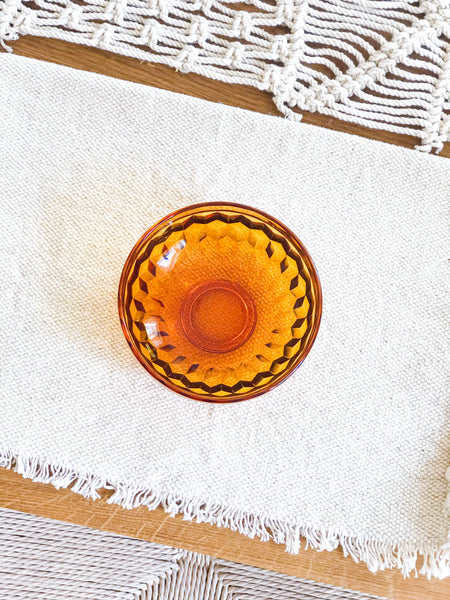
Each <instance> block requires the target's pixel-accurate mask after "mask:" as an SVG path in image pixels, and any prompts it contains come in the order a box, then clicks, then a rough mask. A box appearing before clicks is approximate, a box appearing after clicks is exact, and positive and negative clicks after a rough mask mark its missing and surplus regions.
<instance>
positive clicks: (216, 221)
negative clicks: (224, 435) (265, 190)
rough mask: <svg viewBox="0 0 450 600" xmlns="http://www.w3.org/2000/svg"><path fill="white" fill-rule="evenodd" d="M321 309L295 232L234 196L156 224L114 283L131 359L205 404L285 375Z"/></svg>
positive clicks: (241, 395)
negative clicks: (233, 200)
mask: <svg viewBox="0 0 450 600" xmlns="http://www.w3.org/2000/svg"><path fill="white" fill-rule="evenodd" d="M321 312H322V294H321V288H320V282H319V279H318V276H317V273H316V270H315V268H314V264H313V262H312V260H311V258H310V256H309V254H308V252H307V251H306V249H305V248H304V246H303V245H302V243H301V242H300V241H299V239H298V238H297V237H296V236H295V235H294V234H293V233H292V232H291V231H290V230H289V229H287V227H285V226H284V225H283V224H282V223H280V222H279V221H277V220H276V219H274V218H272V217H270V216H269V215H267V214H265V213H263V212H261V211H259V210H256V209H254V208H250V207H248V206H242V205H238V204H224V203H207V204H197V205H193V206H188V207H186V208H183V209H181V210H178V211H176V212H174V213H172V214H171V215H168V216H167V217H165V218H164V219H162V220H161V221H159V222H158V223H156V225H154V226H153V227H152V228H151V229H149V230H148V231H147V232H146V233H145V234H144V235H143V236H142V237H141V239H140V240H139V241H138V242H137V244H136V245H135V247H134V248H133V250H132V251H131V254H130V255H129V257H128V259H127V261H126V263H125V266H124V268H123V272H122V276H121V279H120V285H119V315H120V321H121V324H122V329H123V332H124V334H125V337H126V339H127V341H128V344H129V345H130V348H131V350H132V351H133V353H134V354H135V356H136V358H137V359H138V360H139V361H140V362H141V364H142V365H143V366H144V367H145V368H146V369H147V371H149V373H151V374H152V375H153V376H154V377H155V378H156V379H158V380H159V381H160V382H162V383H164V384H165V385H166V386H168V387H169V388H170V389H172V390H174V391H176V392H178V393H180V394H183V395H185V396H189V397H190V398H195V399H196V400H206V401H210V402H235V401H238V400H246V399H249V398H253V397H255V396H258V395H259V394H263V393H264V392H267V391H269V390H271V389H272V388H273V387H274V386H276V385H277V384H279V383H280V382H281V381H283V380H284V379H286V377H288V376H289V375H290V374H291V373H292V372H293V371H294V370H295V369H296V368H297V367H298V366H299V365H300V364H301V362H302V361H303V360H304V358H305V357H306V355H307V354H308V352H309V350H310V349H311V347H312V345H313V343H314V340H315V337H316V335H317V332H318V329H319V324H320V317H321Z"/></svg>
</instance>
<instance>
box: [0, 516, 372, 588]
mask: <svg viewBox="0 0 450 600" xmlns="http://www.w3.org/2000/svg"><path fill="white" fill-rule="evenodd" d="M0 597H1V598H2V600H46V599H47V600H59V599H61V600H81V599H83V600H244V599H245V600H382V599H381V598H380V597H379V596H371V595H368V594H362V593H360V592H355V591H352V590H346V589H343V588H340V587H334V586H331V585H327V584H324V583H317V582H315V581H310V580H307V579H300V578H297V577H290V576H288V575H282V574H280V573H274V572H273V571H266V570H264V569H257V568H256V567H250V566H247V565H242V564H238V563H233V562H229V561H226V560H220V559H217V558H213V557H211V556H205V555H202V554H197V553H195V552H188V551H186V550H178V549H176V548H169V547H168V546H162V545H160V544H152V543H150V542H144V541H141V540H136V539H132V538H127V537H123V536H118V535H114V534H111V533H105V532H102V531H95V530H94V529H88V528H87V527H80V526H78V525H69V524H68V523H61V522H59V521H54V520H52V519H43V518H40V517H35V516H34V515H28V514H25V513H20V512H16V511H12V510H7V509H4V508H0Z"/></svg>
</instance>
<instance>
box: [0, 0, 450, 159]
mask: <svg viewBox="0 0 450 600" xmlns="http://www.w3.org/2000/svg"><path fill="white" fill-rule="evenodd" d="M22 35H36V36H43V37H50V38H59V39H62V40H66V41H69V42H74V43H78V44H86V45H88V46H96V47H98V48H102V49H104V50H109V51H112V52H117V53H120V54H124V55H127V56H132V57H135V58H138V59H140V60H145V61H151V62H156V63H163V64H167V65H170V66H172V67H175V68H176V69H179V70H181V71H184V72H188V71H192V72H195V73H199V74H201V75H205V76H207V77H211V78H213V79H219V80H221V81H225V82H229V83H240V84H246V85H250V86H254V87H255V88H258V89H260V90H264V91H268V92H270V93H271V94H272V95H273V99H274V102H275V104H276V106H277V108H278V110H279V111H280V112H281V113H282V114H283V115H285V116H288V117H290V118H293V119H300V118H301V114H300V112H301V111H310V112H320V113H323V114H325V115H330V116H333V117H337V118H338V119H342V120H345V121H351V122H353V123H358V124H360V125H363V126H365V127H371V128H374V129H382V130H387V131H391V132H395V133H401V134H408V135H411V136H414V137H415V138H416V139H418V140H419V144H418V146H417V147H418V148H419V149H420V150H423V151H426V152H430V151H437V152H439V151H440V150H441V149H442V145H443V143H444V142H446V141H447V140H448V139H449V129H450V116H449V109H450V101H449V82H450V54H449V49H450V41H449V40H450V9H449V6H448V2H447V1H446V0H429V1H414V2H413V1H411V0H409V1H405V0H399V1H396V0H387V1H382V0H377V1H376V2H374V1H373V0H361V1H354V2H352V1H348V0H266V1H263V0H247V2H236V0H228V1H227V2H222V1H220V0H76V1H70V0H33V2H31V1H28V0H0V41H3V45H5V47H7V44H8V41H10V40H14V39H17V38H18V37H19V36H22Z"/></svg>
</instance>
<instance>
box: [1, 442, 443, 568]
mask: <svg viewBox="0 0 450 600" xmlns="http://www.w3.org/2000/svg"><path fill="white" fill-rule="evenodd" d="M0 467H5V468H7V469H12V470H13V471H15V472H16V473H19V474H20V475H23V477H25V478H27V479H32V480H33V481H36V482H40V483H51V484H52V485H53V486H55V487H56V488H57V489H59V488H68V487H70V489H71V490H72V491H74V492H76V493H77V494H81V495H82V496H84V497H85V498H90V499H92V500H96V499H98V498H100V494H99V493H98V490H100V489H102V488H106V489H109V490H113V492H114V493H113V494H112V496H111V497H110V498H108V500H107V502H108V503H109V504H118V505H120V506H122V507H123V508H128V509H131V508H136V507H138V506H146V507H147V508H148V509H149V510H154V509H156V508H157V507H158V506H162V508H163V509H164V510H165V511H166V512H167V513H169V514H170V515H171V516H172V517H174V516H175V515H177V514H182V515H183V518H184V519H185V520H189V521H197V522H198V523H209V524H211V525H216V526H217V527H227V528H228V529H231V530H232V531H237V532H239V533H241V534H243V535H245V536H247V537H250V538H255V537H258V538H260V539H261V541H263V542H266V541H268V540H270V539H272V540H274V541H275V542H276V543H277V544H284V545H285V546H286V551H287V552H290V553H291V554H298V552H299V551H300V548H301V541H302V538H303V539H304V540H305V548H308V547H310V548H313V549H315V550H317V551H319V552H322V551H323V550H328V551H332V550H335V549H336V548H338V547H339V546H341V547H342V550H343V554H344V556H351V557H352V558H353V560H354V561H355V562H364V563H365V564H366V565H367V567H368V569H369V570H370V571H372V572H373V573H375V572H376V571H380V570H384V569H393V568H397V569H399V570H400V571H401V572H402V574H403V576H404V577H407V576H408V575H409V574H410V573H411V572H414V574H415V575H416V576H417V575H418V574H421V575H426V576H427V577H428V578H429V579H430V578H431V577H437V578H439V579H443V578H444V577H448V576H450V535H449V538H448V540H447V542H446V543H445V544H443V545H442V546H441V547H436V546H434V545H433V544H431V543H430V542H425V543H420V544H413V543H411V542H401V543H396V544H395V543H392V542H388V541H379V540H374V539H369V538H365V539H364V538H357V537H354V536H349V535H347V534H345V533H335V532H330V531H327V530H326V529H325V528H319V529H318V528H314V527H308V526H301V525H293V524H290V523H286V522H285V521H282V520H277V519H271V518H267V517H260V516H257V515H253V514H250V513H247V512H244V511H241V510H236V509H233V508H227V507H224V506H222V505H220V504H217V503H213V502H207V501H202V500H199V499H193V498H191V499H186V498H182V497H180V496H178V495H177V494H173V493H170V492H167V491H164V490H158V489H144V488H142V487H139V486H135V485H133V484H126V483H123V482H114V481H112V480H110V479H106V478H105V477H99V476H95V475H92V474H91V473H86V472H82V471H77V470H75V469H71V468H68V467H63V466H55V465H53V464H51V463H49V462H48V461H45V460H41V459H39V458H30V457H25V456H22V455H15V454H14V453H12V452H10V451H3V452H2V451H1V450H0ZM446 475H447V478H448V480H449V482H450V468H449V469H448V470H447V474H446ZM446 506H447V510H448V511H449V512H450V492H449V497H448V498H447V503H446ZM419 557H423V564H422V567H421V568H420V569H419V570H417V562H418V559H419Z"/></svg>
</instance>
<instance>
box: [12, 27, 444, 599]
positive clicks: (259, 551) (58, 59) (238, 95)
mask: <svg viewBox="0 0 450 600" xmlns="http://www.w3.org/2000/svg"><path fill="white" fill-rule="evenodd" d="M10 45H11V46H12V48H13V49H14V52H15V53H16V54H20V55H23V56H29V57H32V58H37V59H42V60H46V61H49V62H55V63H58V64H63V65H67V66H70V67H74V68H77V69H83V70H86V71H93V72H96V73H103V74H105V75H110V76H112V77H117V78H119V79H127V80H130V81H135V82H138V83H143V84H147V85H152V86H155V87H159V88H164V89H167V90H171V91H175V92H182V93H185V94H189V95H192V96H197V97H199V98H204V99H206V100H211V101H213V102H221V103H223V104H230V105H233V106H239V107H242V108H247V109H250V110H254V111H259V112H262V113H267V114H277V110H276V108H275V106H274V104H273V103H272V100H271V98H270V96H269V95H268V94H266V93H263V92H260V91H258V90H255V89H253V88H251V87H246V86H239V85H234V86H232V85H228V84H224V83H220V82H216V81H212V80H209V79H205V78H203V77H201V76H198V75H194V74H182V73H177V72H176V71H174V70H173V69H171V68H169V67H166V66H162V65H155V64H150V63H142V62H140V61H137V60H135V59H132V58H127V57H123V56H119V55H114V54H110V53H107V52H104V51H102V50H97V49H94V48H87V47H84V46H76V45H72V44H68V43H66V42H62V41H59V40H47V39H42V38H32V37H25V38H21V39H20V40H18V41H16V42H14V43H11V44H10ZM304 122H306V123H312V124H315V125H318V126H322V127H327V128H330V129H336V130H339V131H346V132H348V133H352V134H358V135H361V136H363V137H367V138H372V139H377V140H381V141H385V142H389V143H392V144H397V145H402V146H406V147H409V148H412V147H414V145H415V144H416V143H417V140H415V139H414V138H412V137H406V136H400V135H396V134H392V133H388V132H383V131H378V130H371V129H365V128H363V127H360V126H358V125H353V124H350V123H344V122H342V121H338V120H336V119H333V118H331V117H326V116H323V115H319V114H307V113H306V114H305V115H304ZM441 155H442V156H450V144H446V145H445V147H444V150H443V152H442V153H441ZM108 495H109V492H107V491H106V490H105V491H104V492H103V493H102V499H101V500H96V501H91V500H86V499H84V498H82V497H81V496H79V495H78V494H75V493H74V492H71V491H70V490H56V489H55V488H53V486H51V485H44V484H40V483H33V482H31V481H29V480H26V479H24V478H23V477H22V476H20V475H17V474H16V473H13V472H11V471H8V470H6V469H0V506H2V507H6V508H11V509H14V510H19V511H23V512H27V513H32V514H35V515H40V516H43V517H50V518H53V519H59V520H61V521H69V522H71V523H77V524H80V525H85V526H88V527H94V528H96V529H102V530H105V531H112V532H115V533H119V534H123V535H128V536H132V537H136V538H140V539H144V540H148V541H152V542H157V543H160V544H167V545H171V546H176V547H178V548H184V549H186V550H194V551H196V552H203V553H205V554H211V555H213V556H217V557H219V558H224V559H228V560H234V561H237V562H241V563H246V564H249V565H254V566H257V567H262V568H266V569H272V570H274V571H278V572H280V573H287V574H290V575H297V576H299V577H305V578H309V579H313V580H316V581H321V582H325V583H330V584H332V585H337V586H341V587H345V588H351V589H354V590H358V591H362V592H367V593H372V594H377V595H380V596H385V597H388V598H390V599H392V600H425V598H428V599H429V600H449V599H450V578H449V579H447V580H445V581H438V580H433V581H431V582H430V581H428V580H427V579H426V578H425V577H423V576H419V577H417V578H416V577H410V578H408V579H403V577H402V575H401V574H400V572H398V571H392V570H389V571H384V572H379V573H377V574H372V573H370V572H369V571H368V569H367V567H366V566H365V565H364V564H357V563H355V562H354V561H353V559H351V558H348V557H347V558H345V557H344V556H343V554H342V551H341V550H340V549H338V550H335V551H334V552H321V553H319V552H316V551H314V550H301V551H300V554H298V555H289V554H287V553H286V552H285V551H284V548H283V547H282V546H280V545H277V544H275V543H274V542H265V543H263V542H260V541H259V540H251V539H249V538H247V537H245V536H243V535H240V534H238V533H234V532H232V531H230V530H228V529H219V528H218V527H215V526H211V525H206V524H198V523H191V522H187V521H183V520H182V518H181V517H175V518H172V517H169V516H168V515H167V514H165V513H164V511H163V510H162V509H157V510H155V511H149V510H148V509H147V508H145V507H140V508H136V509H133V510H126V509H123V508H121V507H118V506H115V505H110V504H107V502H106V500H107V498H108Z"/></svg>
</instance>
